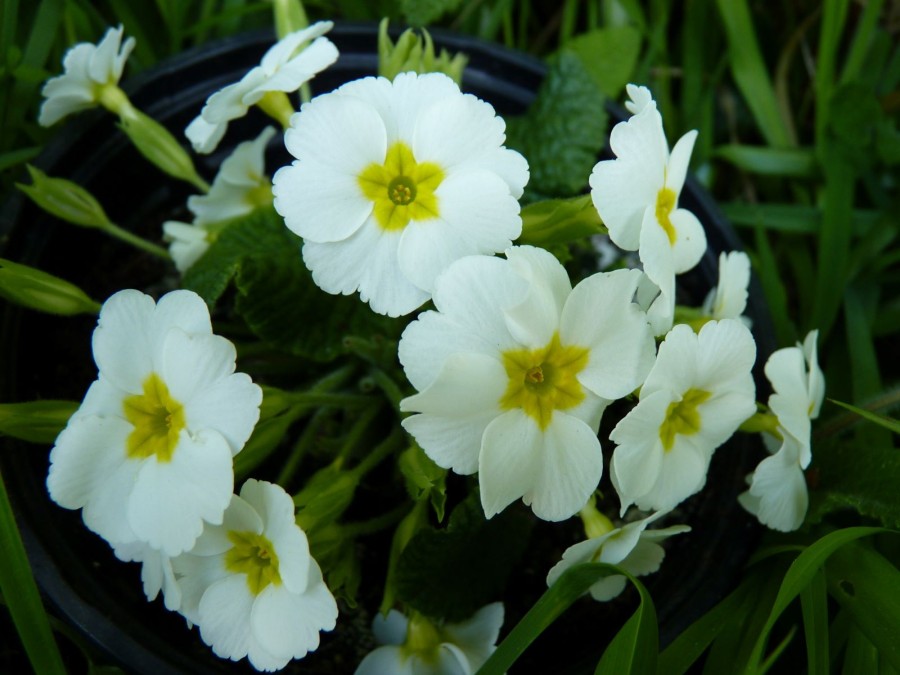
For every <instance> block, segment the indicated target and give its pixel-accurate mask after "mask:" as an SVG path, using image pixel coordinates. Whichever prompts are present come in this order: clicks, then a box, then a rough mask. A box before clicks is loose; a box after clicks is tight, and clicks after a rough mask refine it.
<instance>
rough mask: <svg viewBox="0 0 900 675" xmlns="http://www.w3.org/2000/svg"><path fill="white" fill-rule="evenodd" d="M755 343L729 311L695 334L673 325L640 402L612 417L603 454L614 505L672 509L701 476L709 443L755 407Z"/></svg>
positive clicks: (699, 482)
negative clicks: (608, 454)
mask: <svg viewBox="0 0 900 675" xmlns="http://www.w3.org/2000/svg"><path fill="white" fill-rule="evenodd" d="M755 359H756V343H755V342H754V341H753V336H752V335H751V334H750V331H749V330H748V329H747V328H746V327H745V326H744V325H743V324H742V323H741V322H740V321H737V320H735V319H723V320H722V321H711V322H709V323H707V324H706V325H705V326H703V328H701V329H700V333H699V335H698V334H696V333H694V331H693V330H692V329H691V328H690V327H689V326H687V325H685V324H679V325H677V326H675V327H674V328H673V329H672V330H671V332H670V333H669V334H668V335H667V336H666V339H665V341H664V342H663V343H662V344H661V345H660V347H659V354H658V355H657V359H656V363H655V364H654V365H653V369H652V370H651V371H650V374H649V375H648V376H647V380H646V382H644V385H643V386H642V387H641V393H640V402H639V403H638V404H637V406H635V407H634V408H633V409H632V410H631V411H630V412H629V413H628V414H627V415H626V416H625V417H624V418H622V420H621V421H620V422H619V423H618V424H617V425H616V428H615V429H613V431H612V433H611V434H610V439H611V440H612V441H614V442H615V443H616V444H617V447H616V449H615V451H614V452H613V456H612V461H611V462H610V473H611V478H612V482H613V486H614V487H615V488H616V491H617V492H618V493H619V499H620V500H621V504H622V507H621V513H622V514H624V513H625V510H626V509H627V508H628V506H629V505H631V504H637V505H638V507H640V508H641V509H643V510H645V511H650V510H664V509H671V508H673V507H674V506H675V505H676V504H678V503H680V502H681V501H682V500H684V499H686V498H687V497H689V496H691V495H692V494H694V493H695V492H698V491H699V490H700V489H701V488H702V487H703V485H704V484H705V483H706V471H707V469H708V468H709V462H710V459H711V458H712V455H713V451H714V450H715V449H716V448H717V447H719V446H720V445H721V444H722V443H724V442H725V441H726V440H727V439H728V438H729V437H730V436H731V435H732V434H733V433H734V432H735V431H736V430H737V428H738V427H739V426H740V424H741V423H742V422H743V421H744V420H746V419H747V418H748V417H750V416H751V415H752V414H753V412H754V411H755V409H756V404H755V401H754V398H755V387H754V384H753V377H752V376H751V374H750V369H751V368H752V367H753V362H754V360H755Z"/></svg>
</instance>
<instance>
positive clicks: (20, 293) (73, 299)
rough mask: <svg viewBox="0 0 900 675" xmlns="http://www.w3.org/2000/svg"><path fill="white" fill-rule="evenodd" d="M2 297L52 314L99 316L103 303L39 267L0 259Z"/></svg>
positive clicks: (0, 295) (0, 289) (0, 290)
mask: <svg viewBox="0 0 900 675" xmlns="http://www.w3.org/2000/svg"><path fill="white" fill-rule="evenodd" d="M0 297H3V298H6V299H7V300H9V301H10V302H14V303H16V304H18V305H21V306H23V307H27V308H29V309H34V310H37V311H39V312H47V313H49V314H59V315H62V316H73V315H76V314H98V313H99V312H100V303H98V302H97V301H95V300H92V299H91V298H90V297H89V296H88V295H87V293H85V292H84V291H82V290H81V289H80V288H78V286H76V285H75V284H72V283H70V282H68V281H66V280H65V279H60V278H59V277H57V276H53V275H52V274H48V273H47V272H44V271H43V270H39V269H37V268H36V267H29V266H28V265H20V264H19V263H14V262H12V261H11V260H5V259H3V258H0Z"/></svg>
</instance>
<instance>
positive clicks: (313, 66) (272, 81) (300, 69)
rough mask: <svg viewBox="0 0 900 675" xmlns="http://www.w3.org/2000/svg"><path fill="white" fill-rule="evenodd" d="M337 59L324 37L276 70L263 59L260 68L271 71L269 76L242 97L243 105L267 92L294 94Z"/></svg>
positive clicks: (334, 51)
mask: <svg viewBox="0 0 900 675" xmlns="http://www.w3.org/2000/svg"><path fill="white" fill-rule="evenodd" d="M285 39H287V38H285ZM337 59H338V50H337V47H335V46H334V43H333V42H332V41H331V40H329V39H328V38H325V37H320V38H316V39H315V40H313V42H312V43H311V44H310V45H308V46H307V47H306V48H305V49H304V50H303V51H302V52H300V54H298V55H297V56H295V57H294V58H292V59H290V60H289V61H287V62H285V63H283V64H280V65H279V66H277V67H276V68H272V67H271V66H270V65H269V64H266V62H265V58H263V63H262V64H261V65H262V68H263V70H265V71H272V72H271V75H270V76H269V77H268V78H267V79H266V80H264V81H263V82H261V83H260V84H258V85H257V86H256V87H255V88H254V89H253V90H252V91H250V92H248V93H247V94H245V95H244V103H248V104H250V103H256V102H257V101H258V100H259V99H260V98H262V96H263V94H265V92H267V91H283V92H286V93H291V92H295V91H297V90H298V89H299V88H300V87H302V86H303V85H304V84H305V83H306V82H309V81H310V80H311V79H312V78H313V77H315V76H316V74H318V73H320V72H322V71H323V70H325V69H326V68H327V67H328V66H330V65H331V64H332V63H334V62H335V61H337Z"/></svg>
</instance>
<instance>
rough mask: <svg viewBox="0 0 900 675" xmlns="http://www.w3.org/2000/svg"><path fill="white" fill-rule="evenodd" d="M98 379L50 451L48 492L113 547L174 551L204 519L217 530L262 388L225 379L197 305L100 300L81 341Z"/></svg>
mask: <svg viewBox="0 0 900 675" xmlns="http://www.w3.org/2000/svg"><path fill="white" fill-rule="evenodd" d="M93 351H94V361H95V362H96V363H97V368H98V370H99V375H98V378H97V380H96V381H95V382H94V383H93V384H92V385H91V387H90V389H89V390H88V392H87V394H86V395H85V398H84V401H83V402H82V404H81V406H80V407H79V409H78V411H76V413H75V414H74V415H73V416H72V418H71V419H70V420H69V423H68V425H67V426H66V428H65V429H64V430H63V431H62V433H61V434H60V435H59V437H58V438H57V439H56V445H55V446H54V447H53V449H52V450H51V452H50V471H49V474H48V476H47V487H48V489H49V491H50V496H51V497H52V498H53V499H54V500H55V501H56V502H57V503H58V504H59V505H60V506H63V507H65V508H69V509H77V508H83V512H82V516H83V518H84V522H85V524H86V525H87V526H88V528H90V529H91V530H93V531H94V532H96V533H97V534H99V535H100V536H102V537H103V538H105V539H106V540H107V541H109V542H110V543H112V544H113V545H120V544H127V543H131V542H135V541H138V542H144V543H146V544H148V545H149V546H150V547H152V548H155V549H158V550H159V551H160V552H161V553H164V554H165V555H168V556H174V555H177V554H179V553H181V552H182V551H186V550H187V549H189V548H190V547H191V546H193V544H194V541H195V540H196V539H197V537H198V536H199V535H200V532H201V531H202V530H203V526H204V523H221V522H222V514H223V513H224V511H225V507H226V506H228V502H229V500H230V499H231V493H232V491H233V485H234V474H233V469H232V457H233V456H234V455H235V454H237V453H238V452H239V451H240V450H241V448H242V447H243V445H244V443H245V442H246V441H247V438H249V436H250V432H251V431H252V430H253V427H254V425H255V424H256V421H257V419H258V418H259V406H260V403H261V401H262V391H261V390H260V388H259V387H258V386H257V385H255V384H253V382H252V381H251V380H250V378H249V377H248V376H247V375H245V374H243V373H235V372H234V370H235V350H234V346H233V345H232V344H231V343H230V342H229V341H228V340H226V339H225V338H223V337H219V336H217V335H213V333H212V326H211V324H210V319H209V310H208V309H207V307H206V303H204V302H203V300H201V299H200V297H199V296H198V295H197V294H196V293H193V292H192V291H173V292H171V293H169V294H167V295H165V296H163V297H162V298H161V299H160V301H159V303H156V302H154V301H153V298H151V297H150V296H148V295H144V294H143V293H141V292H139V291H135V290H124V291H120V292H118V293H116V294H115V295H113V296H112V297H111V298H109V299H108V300H107V301H106V302H105V303H104V305H103V308H102V309H101V311H100V318H99V321H98V325H97V328H96V330H95V331H94V336H93Z"/></svg>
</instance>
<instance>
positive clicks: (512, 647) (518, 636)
mask: <svg viewBox="0 0 900 675" xmlns="http://www.w3.org/2000/svg"><path fill="white" fill-rule="evenodd" d="M613 575H622V576H625V577H628V579H630V580H631V582H632V583H633V584H634V585H635V586H636V587H637V588H638V590H639V592H640V594H641V604H642V606H641V607H639V608H638V611H639V612H640V611H642V610H643V603H644V598H646V599H647V600H648V601H649V600H650V598H649V596H648V595H647V593H646V589H644V588H643V585H642V584H641V583H640V582H639V581H638V580H637V579H635V578H634V577H633V576H632V575H631V574H630V573H628V572H626V571H625V570H623V569H620V568H618V567H616V566H615V565H608V564H606V563H583V564H581V565H574V566H573V567H570V568H569V569H567V570H566V571H565V572H563V573H562V575H561V576H560V577H559V579H557V580H556V582H555V583H554V584H553V585H552V586H551V587H550V588H548V589H547V590H546V592H545V593H544V594H543V595H542V596H541V597H540V598H539V599H538V601H537V602H536V603H534V605H533V606H532V608H531V609H530V610H528V613H527V614H526V615H525V616H524V617H522V619H521V621H519V623H518V624H516V626H515V628H513V629H512V631H510V633H509V635H507V636H506V638H505V639H504V640H503V642H501V643H500V644H499V645H498V646H497V649H496V651H495V652H494V653H493V654H492V655H491V656H490V658H489V659H488V660H487V661H485V663H484V665H482V666H481V668H480V669H479V670H478V672H477V673H476V675H501V674H502V673H505V672H506V671H507V670H509V668H510V667H511V666H512V665H513V663H515V661H516V659H518V658H519V657H520V656H521V655H522V653H523V652H524V651H525V649H527V647H528V645H530V644H531V643H532V642H534V640H535V639H536V638H537V637H538V636H539V635H540V634H541V633H543V632H544V630H545V629H546V628H547V627H548V626H549V625H550V624H552V623H553V622H554V621H556V619H557V618H559V616H560V615H561V614H562V613H563V612H564V611H566V609H568V608H569V606H570V605H571V604H572V603H573V602H575V601H576V600H577V599H578V598H580V597H581V596H582V595H584V594H585V593H586V592H587V590H588V589H589V588H590V587H591V586H592V585H594V584H595V583H596V582H597V581H599V580H600V579H603V578H604V577H608V576H613ZM650 611H652V612H653V613H654V623H655V610H653V609H652V606H651V610H650ZM634 616H638V614H637V613H636V614H635V615H634ZM634 616H633V617H632V619H633V618H634ZM646 616H647V617H648V618H647V620H649V616H650V615H649V612H648V614H647V615H646ZM638 622H640V619H638ZM648 627H649V626H648ZM623 631H625V629H624V628H623V629H622V631H620V635H621V634H622V632H623ZM629 633H630V630H629V631H626V632H625V635H624V637H623V638H622V641H621V642H620V643H619V646H617V647H616V651H617V652H620V651H621V650H623V649H624V648H625V645H626V644H627V643H628V642H631V645H632V646H633V647H634V648H643V647H646V646H649V644H645V643H639V642H636V641H634V640H628V637H629ZM618 638H619V636H618V635H617V636H616V639H614V642H616V640H617V639H618ZM655 638H656V635H655V631H654V632H653V635H652V638H650V637H649V636H647V637H646V639H647V641H648V642H650V641H652V640H653V639H655ZM611 646H612V645H611ZM654 657H655V653H654ZM560 658H561V659H563V658H564V655H560ZM652 660H655V658H654V659H652ZM632 663H635V662H634V661H632ZM645 663H646V662H644V661H640V660H639V661H637V665H638V666H642V665H643V664H645ZM619 672H622V673H627V672H633V673H636V672H646V673H648V674H651V673H654V672H655V669H654V670H649V671H635V670H631V671H619Z"/></svg>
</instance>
